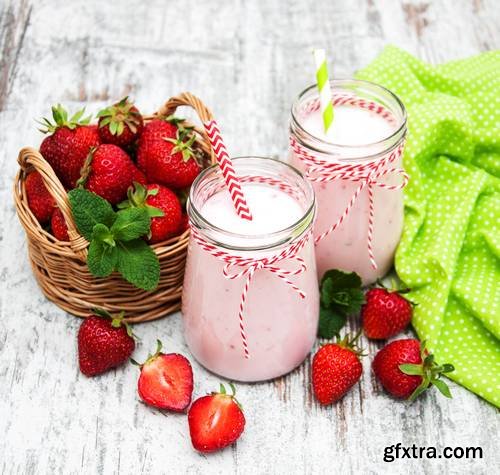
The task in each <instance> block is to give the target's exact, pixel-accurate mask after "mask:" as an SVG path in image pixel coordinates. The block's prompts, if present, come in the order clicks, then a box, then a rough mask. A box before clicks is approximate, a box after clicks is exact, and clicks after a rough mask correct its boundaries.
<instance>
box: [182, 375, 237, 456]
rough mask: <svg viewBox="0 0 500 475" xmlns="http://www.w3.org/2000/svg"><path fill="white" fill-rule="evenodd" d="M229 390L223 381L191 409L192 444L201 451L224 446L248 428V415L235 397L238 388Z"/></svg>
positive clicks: (212, 450)
mask: <svg viewBox="0 0 500 475" xmlns="http://www.w3.org/2000/svg"><path fill="white" fill-rule="evenodd" d="M230 387H231V391H232V394H227V392H226V388H225V387H224V385H223V384H221V385H220V390H219V392H218V393H217V392H214V393H212V394H209V395H207V396H203V397H200V398H199V399H197V400H196V401H195V402H194V403H193V405H192V406H191V409H189V414H188V423H189V433H190V435H191V442H192V444H193V447H194V448H195V449H196V450H198V451H199V452H203V453H209V452H215V451H217V450H221V449H223V448H225V447H227V446H229V445H231V444H233V443H234V442H236V440H237V439H238V438H239V437H240V435H241V434H242V432H243V430H244V428H245V416H244V414H243V411H242V408H241V405H240V403H239V402H238V401H237V400H236V398H235V393H236V390H235V388H234V385H233V384H230Z"/></svg>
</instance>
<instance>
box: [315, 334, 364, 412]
mask: <svg viewBox="0 0 500 475" xmlns="http://www.w3.org/2000/svg"><path fill="white" fill-rule="evenodd" d="M354 341H355V339H354V340H352V341H349V338H348V337H346V338H344V340H342V341H341V342H340V343H328V344H326V345H324V346H322V347H321V348H320V349H319V350H318V352H317V353H316V354H315V355H314V358H313V363H312V386H313V391H314V395H315V396H316V399H317V400H318V401H319V402H320V403H321V404H332V403H333V402H336V401H338V400H339V399H341V398H342V397H343V396H344V395H345V394H346V393H347V391H349V389H351V388H352V386H354V384H356V383H357V382H358V381H359V378H360V377H361V372H362V371H363V367H362V365H361V362H360V360H359V354H360V353H359V350H358V349H357V348H354V347H353V343H354Z"/></svg>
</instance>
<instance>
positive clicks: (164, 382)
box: [132, 340, 193, 412]
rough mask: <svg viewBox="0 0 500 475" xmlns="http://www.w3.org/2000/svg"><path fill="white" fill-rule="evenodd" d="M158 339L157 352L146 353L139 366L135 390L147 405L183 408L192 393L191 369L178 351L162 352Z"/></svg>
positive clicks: (174, 409)
mask: <svg viewBox="0 0 500 475" xmlns="http://www.w3.org/2000/svg"><path fill="white" fill-rule="evenodd" d="M161 349H162V343H161V341H160V340H157V348H156V352H155V353H154V354H153V355H151V354H150V355H148V358H147V360H146V361H145V362H144V363H143V364H139V363H137V362H136V361H134V360H132V363H134V364H136V365H137V366H139V367H140V368H141V374H140V376H139V381H138V383H137V390H138V392H139V396H140V397H141V399H142V400H143V401H144V402H145V403H146V404H148V405H150V406H153V407H157V408H159V409H168V410H169V411H174V412H184V411H185V410H186V408H187V407H188V406H189V404H190V403H191V396H192V394H193V369H192V368H191V363H190V362H189V360H188V359H187V358H186V357H185V356H183V355H180V354H178V353H168V354H165V353H162V352H161Z"/></svg>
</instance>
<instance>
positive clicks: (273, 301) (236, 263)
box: [182, 157, 319, 381]
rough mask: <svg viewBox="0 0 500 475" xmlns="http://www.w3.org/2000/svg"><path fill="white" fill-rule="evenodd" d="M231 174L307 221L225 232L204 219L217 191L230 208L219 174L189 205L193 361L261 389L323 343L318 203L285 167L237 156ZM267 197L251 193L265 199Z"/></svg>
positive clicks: (200, 186) (187, 295)
mask: <svg viewBox="0 0 500 475" xmlns="http://www.w3.org/2000/svg"><path fill="white" fill-rule="evenodd" d="M234 167H235V170H236V173H237V174H238V176H239V177H240V179H241V182H242V184H243V185H242V186H243V189H244V190H245V189H248V188H246V187H250V186H254V187H267V188H268V189H269V188H270V189H271V190H272V191H273V193H280V192H286V193H287V194H288V195H289V196H291V197H293V200H294V201H292V204H295V203H298V204H299V206H300V208H297V209H300V211H299V212H298V213H299V214H300V216H299V218H298V219H294V220H292V221H291V225H289V226H288V227H286V228H285V229H279V230H277V231H273V232H263V233H259V234H252V235H249V234H248V233H247V234H242V233H237V232H234V231H228V230H226V229H221V228H220V227H218V225H219V226H220V221H221V220H220V219H219V216H217V219H214V218H213V214H212V218H211V220H209V219H207V217H206V216H204V205H205V204H207V203H209V201H210V200H211V199H212V197H215V196H216V195H217V193H219V192H220V193H225V194H227V200H225V201H226V203H225V204H226V205H227V202H228V201H229V194H228V192H227V190H226V188H225V184H224V181H223V178H222V174H221V172H220V170H219V167H218V166H212V167H210V168H208V169H206V170H204V171H203V172H202V173H201V174H200V175H199V176H198V177H197V179H196V180H195V182H194V183H193V185H192V187H191V191H190V196H189V201H188V206H187V211H188V215H189V220H190V225H191V230H192V232H191V237H190V241H189V245H188V257H187V264H186V273H185V278H184V287H183V296H182V314H183V321H184V334H185V338H186V342H187V344H188V346H189V349H190V350H191V353H192V354H193V355H194V357H195V358H196V359H197V360H198V361H199V362H200V363H201V364H202V365H203V366H205V367H206V368H207V369H209V370H210V371H213V372H214V373H217V374H219V375H221V376H224V377H226V378H230V379H234V380H239V381H261V380H266V379H271V378H275V377H277V376H280V375H283V374H285V373H288V372H289V371H291V370H292V369H294V368H295V367H296V366H298V365H299V364H301V363H302V361H303V360H304V359H305V358H306V356H307V355H308V354H309V352H310V351H311V348H312V346H313V344H314V341H315V338H316V332H317V326H318V315H319V290H318V282H317V273H316V265H315V257H314V243H313V238H312V223H313V221H314V216H315V209H316V204H315V198H314V192H313V189H312V187H311V185H310V184H309V183H308V182H307V181H306V180H305V179H304V178H303V176H302V175H301V174H300V173H299V172H298V171H297V170H296V169H295V168H293V167H291V166H290V165H287V164H286V163H284V162H282V161H278V160H274V159H270V158H258V157H240V158H235V159H234ZM261 191H262V190H259V189H258V188H254V193H257V195H258V196H260V195H261V194H262V193H261ZM264 191H266V190H264ZM267 191H269V190H267ZM266 196H269V195H266ZM287 199H288V198H287ZM223 204H224V203H223ZM249 205H250V208H252V206H251V203H249ZM274 205H275V202H273V201H272V199H270V200H269V201H266V202H265V206H266V207H271V206H274ZM227 206H229V205H227ZM275 206H276V209H275V211H278V212H279V213H287V209H286V207H284V208H283V209H282V210H281V209H280V207H279V206H278V205H277V204H276V205H275ZM216 210H217V211H218V208H216ZM213 211H214V209H213V207H212V213H213ZM229 211H232V210H229ZM227 212H228V208H227V207H226V206H224V207H223V206H221V207H220V213H221V214H222V213H227ZM287 281H288V282H287Z"/></svg>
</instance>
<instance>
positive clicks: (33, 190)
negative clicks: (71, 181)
mask: <svg viewBox="0 0 500 475" xmlns="http://www.w3.org/2000/svg"><path fill="white" fill-rule="evenodd" d="M26 197H27V198H28V205H29V207H30V210H31V212H32V213H33V214H34V215H35V218H36V219H38V222H39V223H40V224H46V223H48V222H49V221H50V217H51V216H52V213H53V211H54V207H55V206H56V202H55V200H54V198H52V195H51V194H50V193H49V190H47V188H46V187H45V183H44V182H43V179H42V175H40V173H38V172H37V171H34V172H31V173H30V174H29V175H28V176H27V177H26Z"/></svg>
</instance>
